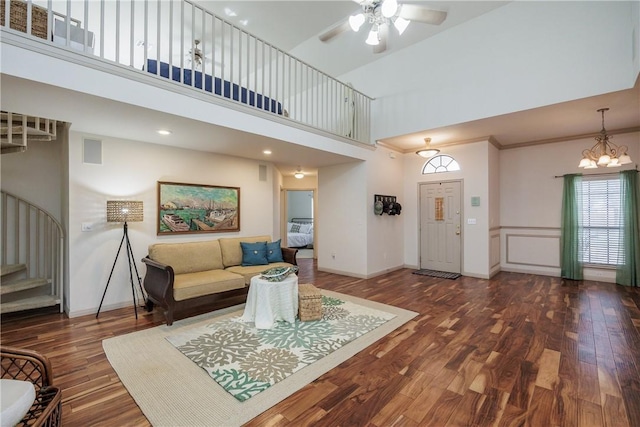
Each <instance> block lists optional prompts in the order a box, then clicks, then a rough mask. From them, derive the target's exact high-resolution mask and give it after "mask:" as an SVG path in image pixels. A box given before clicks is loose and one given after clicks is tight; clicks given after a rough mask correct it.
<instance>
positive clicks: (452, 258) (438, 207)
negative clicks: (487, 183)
mask: <svg viewBox="0 0 640 427" xmlns="http://www.w3.org/2000/svg"><path fill="white" fill-rule="evenodd" d="M460 194H461V193H460V181H449V182H434V183H425V184H420V268H423V269H429V270H438V271H447V272H450V273H461V270H462V269H461V262H460V260H461V255H460V248H461V244H460V241H461V239H462V230H461V223H460V221H461V218H462V212H461V208H460V206H461V199H460Z"/></svg>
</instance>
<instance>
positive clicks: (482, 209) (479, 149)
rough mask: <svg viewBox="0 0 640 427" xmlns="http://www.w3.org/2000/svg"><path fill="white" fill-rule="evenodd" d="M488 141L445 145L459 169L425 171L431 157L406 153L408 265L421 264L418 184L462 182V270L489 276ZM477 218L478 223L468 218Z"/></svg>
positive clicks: (485, 276) (446, 150)
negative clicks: (474, 202) (473, 201)
mask: <svg viewBox="0 0 640 427" xmlns="http://www.w3.org/2000/svg"><path fill="white" fill-rule="evenodd" d="M489 145H490V144H489V142H488V141H480V142H476V143H470V144H462V145H454V146H450V147H445V148H444V149H443V150H441V152H440V154H448V155H450V156H451V157H453V158H454V159H455V160H456V161H457V162H458V164H459V165H460V170H459V171H454V172H444V173H435V174H428V175H423V174H422V169H423V167H424V165H425V164H426V162H427V161H428V160H425V159H424V158H422V157H420V156H417V155H415V154H413V153H410V154H405V155H404V183H405V186H404V200H405V203H404V204H403V205H402V212H403V215H404V214H405V212H406V216H405V218H404V254H405V265H406V266H407V267H410V268H419V255H420V249H419V248H420V241H419V237H420V233H419V226H420V218H419V217H418V211H419V185H420V184H421V183H426V182H442V181H461V182H462V204H461V205H462V218H461V226H462V273H463V274H464V275H466V276H473V277H480V278H488V277H489V249H488V248H489V232H488V230H489V220H490V218H489V203H490V202H489V174H488V171H487V170H488V165H489ZM473 196H477V197H479V198H480V206H471V197H473ZM470 218H472V219H475V224H469V223H468V222H469V221H468V220H469V219H470Z"/></svg>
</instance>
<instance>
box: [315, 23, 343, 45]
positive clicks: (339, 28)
mask: <svg viewBox="0 0 640 427" xmlns="http://www.w3.org/2000/svg"><path fill="white" fill-rule="evenodd" d="M350 29H351V27H350V26H349V21H348V20H345V21H343V22H341V23H340V24H338V25H336V26H335V27H333V28H330V29H328V30H327V31H325V32H324V33H322V34H320V35H319V36H318V38H319V39H320V41H323V42H328V41H329V40H331V39H332V38H334V37H336V36H339V35H340V34H342V33H344V32H345V31H349V30H350Z"/></svg>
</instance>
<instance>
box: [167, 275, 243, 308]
mask: <svg viewBox="0 0 640 427" xmlns="http://www.w3.org/2000/svg"><path fill="white" fill-rule="evenodd" d="M244 287H245V282H244V277H243V276H241V275H238V274H235V273H232V272H230V271H227V270H209V271H200V272H197V273H185V274H177V275H176V276H175V279H174V281H173V299H175V300H176V301H182V300H186V299H190V298H196V297H200V296H202V295H211V294H216V293H219V292H224V291H230V290H232V289H241V288H244Z"/></svg>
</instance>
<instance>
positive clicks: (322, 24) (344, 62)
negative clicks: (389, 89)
mask: <svg viewBox="0 0 640 427" xmlns="http://www.w3.org/2000/svg"><path fill="white" fill-rule="evenodd" d="M196 3H198V4H200V5H202V6H203V7H205V8H206V9H208V10H210V11H211V12H213V13H214V14H216V15H218V16H220V17H223V18H224V19H226V20H227V21H229V22H232V23H233V24H235V25H237V26H240V27H243V28H246V30H247V31H248V32H250V33H252V34H253V35H255V36H257V37H259V38H261V39H263V40H265V41H267V42H269V43H271V44H273V45H274V46H277V47H279V48H280V49H283V50H285V51H287V52H290V53H291V54H292V55H293V56H295V57H297V58H299V59H301V60H302V61H304V62H307V63H308V64H310V65H312V66H314V67H316V68H318V69H319V70H321V71H324V72H325V73H327V74H329V75H331V76H340V75H342V74H344V73H346V72H348V71H351V70H354V69H356V68H358V67H361V66H363V65H366V64H368V63H370V62H373V61H375V60H378V59H380V58H382V57H384V56H385V55H389V54H391V53H393V52H397V51H398V50H400V49H403V48H405V47H408V46H411V45H412V44H414V43H417V42H419V41H422V40H424V39H426V38H428V37H431V36H434V35H435V34H437V33H439V32H441V31H445V30H447V29H449V28H451V27H454V26H456V25H459V24H461V23H463V22H466V21H468V20H470V19H473V18H475V17H477V16H480V15H482V14H483V13H487V12H489V11H491V10H493V9H495V8H497V7H500V6H504V5H505V4H507V3H509V2H508V1H419V0H418V1H416V0H408V1H403V0H400V3H408V4H417V5H421V6H424V7H428V8H431V9H435V10H440V11H445V12H447V19H445V21H444V22H443V23H442V24H440V25H428V24H423V23H418V22H413V23H411V24H410V25H409V27H407V29H406V30H405V32H404V33H403V34H402V36H399V35H398V34H397V32H395V29H392V30H391V31H390V35H389V41H388V43H387V51H386V52H383V53H378V54H374V53H373V51H372V49H371V46H368V45H366V44H365V43H364V41H365V39H366V37H367V33H368V26H367V25H364V26H363V28H362V29H361V30H360V31H359V32H357V33H354V32H353V31H351V30H349V31H346V32H344V33H342V34H340V35H339V36H337V37H335V38H333V39H332V40H330V41H329V42H327V43H324V42H321V41H320V40H319V39H318V35H319V34H321V33H323V32H324V31H326V30H328V29H330V28H332V27H334V26H336V25H339V24H340V23H342V22H344V21H345V20H346V19H348V17H349V16H350V15H353V14H355V13H357V12H359V11H361V10H362V8H361V6H360V5H359V4H357V3H356V2H354V1H351V0H340V1H334V0H328V1H305V0H297V1H225V0H221V1H218V0H213V1H212V0H196ZM226 10H231V11H233V12H235V13H236V15H237V16H229V15H227V14H226ZM241 21H246V25H243V23H242V22H241Z"/></svg>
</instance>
